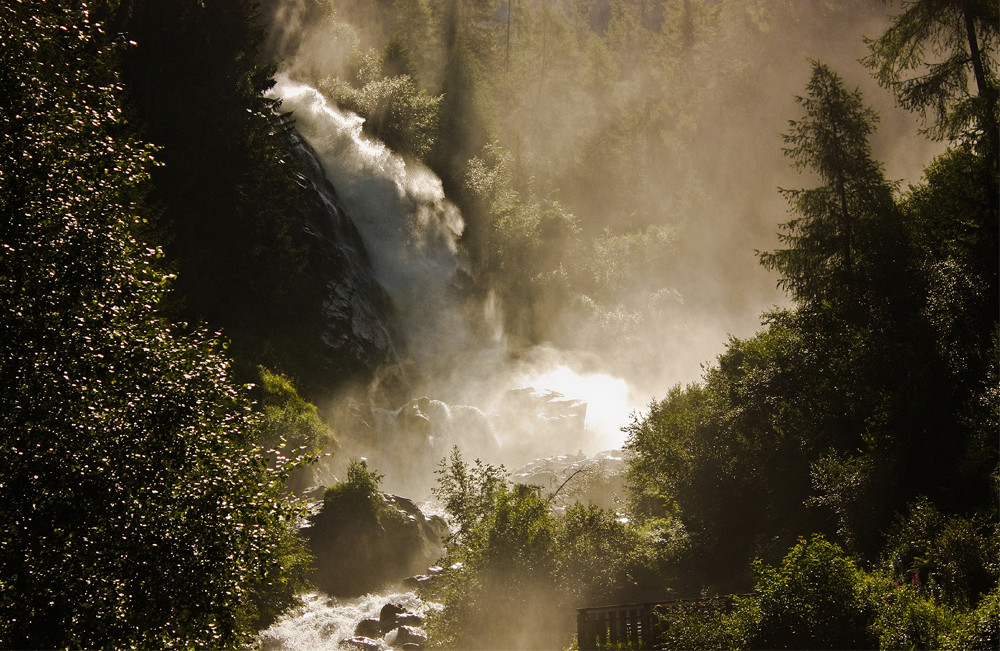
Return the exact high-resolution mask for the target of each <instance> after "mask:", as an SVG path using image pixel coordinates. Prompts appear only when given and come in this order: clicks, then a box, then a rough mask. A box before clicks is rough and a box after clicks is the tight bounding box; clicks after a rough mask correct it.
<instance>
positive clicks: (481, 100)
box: [268, 0, 939, 492]
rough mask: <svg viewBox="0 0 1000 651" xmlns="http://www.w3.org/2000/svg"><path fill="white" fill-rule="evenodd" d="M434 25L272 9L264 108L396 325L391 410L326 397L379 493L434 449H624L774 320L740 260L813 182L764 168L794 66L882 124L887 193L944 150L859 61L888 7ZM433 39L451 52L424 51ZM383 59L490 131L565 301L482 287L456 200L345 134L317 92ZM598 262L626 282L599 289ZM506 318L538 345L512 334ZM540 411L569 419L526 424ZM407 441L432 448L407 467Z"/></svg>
mask: <svg viewBox="0 0 1000 651" xmlns="http://www.w3.org/2000/svg"><path fill="white" fill-rule="evenodd" d="M640 5H642V6H641V7H640ZM629 6H631V7H632V10H626V8H627V7H629ZM448 7H450V9H448V8H445V9H438V10H437V14H435V15H431V14H432V13H434V11H433V10H432V9H430V8H428V7H427V6H425V5H424V4H423V3H412V5H410V8H409V9H408V10H405V11H404V10H403V9H399V10H398V11H397V10H394V9H393V8H391V7H389V6H388V5H383V4H379V3H368V2H329V3H320V2H309V1H307V0H285V1H283V2H275V3H272V6H271V8H270V10H269V12H268V13H269V17H270V20H271V32H270V45H271V49H272V51H273V52H274V56H275V58H276V60H277V61H278V62H279V67H280V72H279V76H278V84H277V85H276V87H275V88H274V90H273V94H274V96H275V97H278V98H281V99H282V100H283V104H282V109H283V110H291V111H292V113H293V117H294V119H295V121H296V128H297V129H298V130H299V131H300V132H301V133H302V135H303V136H304V137H305V138H306V139H307V140H308V141H309V142H310V143H311V144H312V145H313V147H314V148H316V149H317V151H318V152H319V154H320V157H321V159H322V162H323V164H324V166H325V168H326V172H327V175H328V177H329V178H330V180H331V182H332V183H333V185H334V186H335V187H336V188H337V191H338V193H339V195H340V198H341V201H342V203H343V207H344V208H345V210H346V212H347V213H348V214H349V216H350V217H351V218H352V220H353V221H354V222H355V224H356V226H357V227H358V229H359V231H360V232H361V235H362V238H363V239H364V241H365V244H366V247H367V248H368V251H369V254H370V256H371V258H372V262H373V267H374V271H375V275H376V278H377V280H378V281H379V283H380V284H381V285H382V286H383V287H384V288H385V289H386V291H387V293H388V294H389V295H390V297H391V298H392V301H393V304H394V306H395V307H396V309H397V311H398V313H399V319H398V322H399V324H400V335H399V337H400V338H401V339H402V341H401V342H400V343H401V344H402V346H401V348H402V350H403V351H404V353H403V358H404V365H403V366H404V370H405V373H406V375H407V382H408V385H407V386H408V394H409V395H408V396H407V397H406V399H400V400H399V401H398V402H399V403H400V404H384V403H378V402H377V401H374V402H372V401H369V403H368V404H361V403H360V402H359V401H357V400H356V399H353V401H352V402H351V403H350V404H349V405H346V406H345V405H344V404H343V400H342V399H341V398H331V402H332V403H338V401H340V402H339V403H338V404H337V405H336V406H333V407H330V408H329V409H328V411H329V412H331V413H338V414H348V416H347V417H345V418H343V419H342V420H341V421H340V422H339V423H338V424H337V427H338V429H339V430H340V438H341V445H342V447H341V451H340V453H339V456H340V458H341V460H342V462H346V459H347V458H348V457H350V456H366V457H374V458H372V459H371V460H372V462H373V464H374V465H375V466H376V467H379V468H381V469H382V470H383V471H384V472H386V477H387V482H388V483H389V486H390V487H392V488H394V489H399V490H409V491H415V492H426V490H427V488H428V487H429V486H430V485H431V484H432V481H433V477H432V471H433V468H434V466H435V464H436V463H437V461H439V460H440V459H442V458H443V457H444V456H445V455H446V454H447V452H448V450H449V448H450V447H451V446H452V445H457V446H459V447H460V448H462V449H463V451H464V452H465V453H466V454H467V456H468V457H470V458H471V457H474V456H482V457H483V458H484V459H485V460H487V461H502V462H504V463H507V464H510V465H512V466H517V465H519V464H523V463H526V462H527V461H530V460H531V459H533V458H536V457H541V456H547V455H554V454H560V453H563V452H577V451H582V452H584V453H585V454H588V455H592V454H595V453H597V452H599V451H601V450H605V449H610V448H617V447H620V446H621V445H622V444H623V441H624V435H623V434H622V432H621V427H622V426H624V425H626V424H627V423H628V422H629V418H630V414H632V413H634V412H637V411H640V410H642V409H643V408H644V407H645V406H646V405H647V404H648V403H649V401H650V400H651V399H655V398H659V397H661V396H662V395H663V394H665V393H666V391H667V389H668V388H669V387H670V386H672V385H674V384H677V383H689V382H696V381H698V380H699V378H700V377H701V374H702V372H703V370H704V366H705V364H707V363H711V361H712V360H713V359H714V358H715V356H716V355H718V354H719V353H720V352H721V351H722V350H723V348H724V346H725V344H726V342H727V340H728V339H729V337H731V336H735V337H748V336H751V335H753V334H754V332H756V331H757V329H758V328H759V326H760V315H761V313H763V312H765V311H767V310H769V309H772V308H774V307H781V306H784V305H786V304H787V298H786V297H785V296H784V294H783V293H782V292H780V291H779V290H778V289H777V287H776V278H775V277H774V276H773V274H771V273H769V272H767V271H766V270H764V269H763V268H762V267H761V266H760V265H759V264H758V263H757V258H756V251H766V250H769V249H771V248H774V247H775V246H776V244H777V238H776V233H777V231H778V224H779V223H781V222H783V221H786V219H787V215H788V213H787V206H786V204H785V202H784V199H783V198H782V197H781V196H780V194H779V192H778V188H781V187H785V188H796V187H809V186H810V185H811V184H812V183H813V182H814V180H813V179H810V178H808V177H804V176H800V175H799V174H797V173H796V172H795V171H794V170H793V169H792V168H791V167H790V165H789V163H788V161H787V159H785V158H784V157H783V155H782V152H781V148H782V146H783V142H782V139H781V133H782V132H783V131H785V130H786V128H787V124H788V121H789V120H792V119H796V118H798V117H799V116H800V113H801V111H800V107H798V105H797V104H796V103H795V101H794V97H795V96H796V95H798V94H801V93H802V92H803V88H804V86H805V83H806V81H807V78H808V75H809V70H810V62H809V60H810V59H816V60H821V61H823V62H824V63H827V64H829V65H831V66H832V67H834V68H835V69H836V70H838V71H839V72H840V74H841V75H842V76H843V77H844V78H845V81H846V83H847V85H848V86H849V87H854V86H857V87H859V88H860V89H861V91H862V92H863V94H864V96H865V99H866V101H867V103H869V104H871V105H872V106H873V107H874V108H875V109H876V110H877V111H878V112H879V113H880V115H881V116H882V121H881V125H880V130H879V132H878V134H877V135H876V138H875V140H874V142H873V149H874V154H875V157H876V158H877V159H879V160H882V161H884V163H885V165H886V169H887V175H888V177H889V178H893V179H899V180H901V181H903V186H904V187H905V184H906V183H907V182H915V181H917V180H918V175H919V173H920V171H921V170H922V168H923V166H924V164H925V163H926V161H927V160H929V159H930V157H931V156H932V154H933V153H934V152H935V151H936V149H937V148H938V147H939V146H938V145H936V144H935V143H932V142H930V141H924V140H921V139H918V138H914V137H913V134H914V132H915V131H916V130H917V129H918V128H919V124H918V123H917V122H916V121H915V119H914V118H913V116H912V115H910V114H908V113H905V112H902V111H900V110H899V109H897V108H896V107H895V106H894V104H893V100H892V98H891V97H890V95H889V94H888V93H887V92H885V91H883V90H881V89H879V88H878V86H877V85H876V84H875V82H874V81H872V80H871V78H870V76H869V74H868V71H867V70H866V69H864V67H863V66H862V65H861V64H860V63H858V59H860V58H861V57H862V56H864V55H865V53H866V49H865V44H864V42H863V37H865V36H874V35H877V34H878V33H880V32H881V30H882V29H883V28H884V26H885V25H886V24H887V21H888V15H889V14H891V13H892V12H893V6H892V3H889V4H888V5H881V4H878V3H868V2H847V3H826V2H824V3H809V4H808V6H806V4H805V3H790V2H780V1H775V2H770V3H768V2H765V3H719V2H690V3H675V4H665V5H663V6H662V7H661V8H660V9H656V10H653V9H648V8H644V7H646V5H644V4H642V3H639V4H635V5H634V6H633V5H632V4H630V3H613V2H597V3H589V4H585V5H579V6H578V5H577V4H575V3H561V2H542V3H536V4H533V5H529V6H522V5H520V4H516V5H515V4H508V5H501V6H499V7H498V8H497V9H496V10H495V11H492V10H491V11H484V12H480V13H478V14H476V13H475V11H476V10H474V9H471V8H465V13H462V12H461V11H459V9H457V8H456V7H458V4H456V3H451V4H450V5H448ZM581 7H584V8H587V9H588V10H589V14H586V12H584V11H583V9H581ZM449 11H450V12H451V13H449ZM508 11H509V12H511V13H510V14H508V13H507V12H508ZM408 12H409V13H408ZM449 20H450V21H453V22H454V23H455V24H456V25H458V27H457V28H456V29H458V30H459V34H460V36H461V38H458V39H457V40H454V39H453V41H447V40H446V39H444V38H443V37H437V38H436V40H435V38H433V37H432V33H433V32H434V30H442V29H443V26H442V25H443V23H445V22H447V21H449ZM408 21H409V22H408ZM491 28H495V29H492V30H491ZM574 29H575V30H576V32H574V31H573V30H574ZM462 30H464V31H462ZM429 34H430V35H429ZM491 34H493V35H494V36H495V35H497V34H499V37H498V38H499V41H498V40H497V39H496V38H493V36H491ZM581 34H583V36H581ZM637 35H639V36H637ZM491 39H492V40H491ZM390 41H392V42H396V43H402V44H403V45H404V46H405V48H406V52H407V54H408V57H409V59H408V62H407V63H408V65H409V66H411V68H412V74H413V76H414V77H415V78H416V80H417V82H418V84H419V85H420V86H421V87H423V88H425V89H427V91H428V92H429V93H431V94H438V93H444V94H445V101H453V102H458V103H459V104H462V103H463V102H464V104H462V105H463V106H474V107H476V110H477V111H478V116H479V117H478V118H477V119H476V120H468V121H464V122H463V121H455V122H454V123H447V124H442V129H441V132H442V133H450V137H451V138H452V139H461V138H463V137H466V136H467V137H468V138H469V139H471V140H472V141H474V140H475V139H476V138H477V137H479V134H478V132H475V133H473V130H472V128H471V127H469V126H468V123H472V122H474V123H477V124H479V123H481V124H483V125H485V129H486V132H487V135H488V139H489V140H490V141H493V142H496V143H499V144H500V146H502V147H503V148H505V150H506V151H508V152H511V155H510V160H511V163H510V166H511V169H510V174H511V177H512V179H513V181H512V186H513V188H514V190H515V191H516V192H517V196H518V199H519V200H520V201H521V202H522V203H525V204H527V203H530V202H531V201H536V202H538V201H555V202H559V205H561V206H563V207H565V209H566V210H567V211H568V212H569V213H571V214H572V216H573V219H574V220H575V222H574V223H575V225H576V228H577V229H578V230H577V235H576V240H575V244H574V245H573V246H574V247H575V248H573V249H571V250H570V249H567V250H566V251H569V252H568V253H567V252H566V251H563V252H562V253H561V255H563V256H564V257H563V260H565V261H568V262H560V265H559V270H562V271H563V272H565V273H567V274H568V277H569V279H570V280H569V281H568V282H571V283H572V282H575V283H576V287H578V289H575V290H572V291H567V292H566V293H565V296H563V295H559V300H550V301H546V300H543V299H538V300H536V303H537V304H533V305H531V306H530V309H529V308H527V307H526V306H525V305H523V304H520V303H519V302H518V298H517V296H516V294H515V295H512V294H511V292H509V291H508V292H507V293H506V294H504V292H503V291H502V287H503V286H504V283H507V284H508V285H515V281H514V280H511V279H512V278H513V276H514V275H516V274H518V273H521V272H522V269H520V268H518V267H517V266H508V267H505V268H503V269H502V270H501V271H499V272H498V271H496V270H493V271H492V272H491V274H490V275H489V276H488V277H487V276H486V275H483V274H481V273H480V271H481V270H479V269H477V268H476V264H475V260H474V258H475V251H476V248H475V247H476V246H477V245H479V244H481V242H480V241H477V238H480V239H481V238H482V237H483V236H482V235H481V233H483V232H485V231H484V229H487V228H488V226H486V225H484V223H483V222H482V217H481V216H476V219H473V220H472V222H470V219H472V218H471V217H470V216H469V215H462V214H461V212H460V211H459V208H458V207H457V206H456V203H455V197H452V196H450V195H449V194H448V192H451V191H454V189H455V187H456V183H457V181H458V180H457V179H455V178H445V179H442V178H439V177H438V176H436V175H435V174H434V172H432V171H431V170H430V169H429V168H428V166H427V165H425V164H423V163H422V162H420V161H418V160H415V158H414V157H413V156H407V155H401V154H399V153H397V152H393V151H392V150H390V149H389V148H388V147H387V146H386V145H384V144H383V143H380V142H377V141H376V140H374V139H372V138H370V137H369V136H367V135H365V134H363V133H362V124H363V119H362V118H360V117H358V116H357V115H355V114H352V113H350V112H348V111H345V110H343V109H341V108H339V107H337V106H336V105H335V104H334V102H333V100H332V98H331V97H329V96H327V95H324V94H323V93H322V92H321V91H320V90H318V89H320V88H324V87H328V86H329V83H330V80H332V79H348V80H349V79H351V78H352V75H354V74H355V73H354V72H352V71H353V70H356V67H357V65H358V61H359V60H360V59H361V58H362V57H363V55H364V54H365V53H366V52H370V51H373V50H374V51H378V50H381V49H382V48H385V47H386V46H387V45H388V44H389V43H390ZM456 43H458V44H457V45H456ZM454 57H467V58H468V63H469V69H470V70H473V71H476V74H478V75H479V76H478V77H476V87H475V88H474V89H471V90H470V89H469V88H467V87H466V86H456V85H452V86H449V85H448V70H450V69H452V68H450V67H449V66H453V65H454ZM485 68H488V69H489V70H493V71H498V72H496V74H488V73H485V72H484V69H485ZM324 84H325V85H324ZM449 93H450V95H449ZM461 93H466V94H467V96H463V97H461V98H456V97H455V95H456V94H461ZM463 115H464V114H463ZM446 117H447V116H446ZM449 129H453V130H454V132H449ZM441 137H442V138H443V137H444V136H441ZM473 153H478V152H473ZM432 158H433V156H432ZM439 167H440V168H441V169H448V166H447V165H439ZM651 227H652V228H653V229H656V230H653V231H649V230H648V229H650V228H651ZM644 229H647V230H644ZM643 232H645V233H647V234H648V235H647V236H646V239H645V240H642V239H641V238H639V237H638V236H633V235H632V234H635V233H643ZM477 233H479V234H480V235H477ZM630 238H631V239H630ZM602 252H603V253H602ZM601 255H605V256H606V257H605V258H602V257H600V256H601ZM470 260H471V261H470ZM611 263H614V264H621V265H623V267H622V269H621V270H620V273H618V274H617V275H614V276H613V277H612V276H610V275H609V274H608V273H607V268H608V267H609V266H610V265H611ZM572 264H575V265H576V268H570V269H569V270H568V272H567V271H565V268H566V265H572ZM598 267H602V268H601V269H598ZM598 272H600V273H598ZM574 274H576V275H575V276H574ZM477 276H479V277H477ZM470 278H471V279H472V280H471V281H470V280H469V279H470ZM574 279H575V280H574ZM581 279H582V280H581ZM470 284H472V285H477V284H478V285H477V286H478V287H479V288H480V291H468V286H469V285H470ZM519 310H520V311H523V312H524V313H525V314H528V315H529V316H528V317H526V318H527V319H528V320H529V321H531V325H532V328H533V331H535V332H540V333H541V336H540V337H536V338H535V339H534V340H532V338H531V337H525V336H523V335H522V333H519V332H515V331H512V329H511V326H510V323H511V319H509V318H508V317H509V316H510V315H511V314H514V313H516V312H518V311H519ZM522 388H533V389H534V390H536V391H537V392H541V393H538V395H536V398H535V399H534V401H533V402H532V401H528V403H525V404H524V405H522V407H523V409H524V410H526V411H525V412H524V413H518V412H517V410H516V409H515V408H514V407H513V406H512V400H511V399H510V396H511V392H512V391H514V390H518V389H522ZM545 391H548V392H549V394H548V398H545V397H544V395H543V393H544V392H545ZM552 392H556V394H553V393H552ZM368 394H369V395H371V394H372V392H371V391H369V392H368ZM557 394H561V395H557ZM420 399H423V401H422V402H421V401H420ZM553 400H555V401H556V402H553ZM560 400H561V402H560ZM514 402H516V401H514ZM574 403H583V404H584V405H585V415H583V418H582V420H583V427H582V428H579V427H576V426H573V425H572V423H578V422H579V421H580V413H579V405H577V406H576V407H574V406H573V405H574ZM550 408H565V409H566V412H565V413H563V414H561V415H560V417H559V418H556V417H553V416H551V414H550V416H543V415H542V412H544V411H545V410H546V409H550ZM574 409H576V411H574ZM532 412H533V413H532ZM574 419H576V420H574ZM414 423H416V425H415V424H414ZM414 437H416V438H418V439H420V440H421V441H424V442H427V444H426V445H424V444H423V443H421V444H420V445H418V446H416V447H413V446H412V445H411V444H410V443H408V441H412V439H413V438H414Z"/></svg>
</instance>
